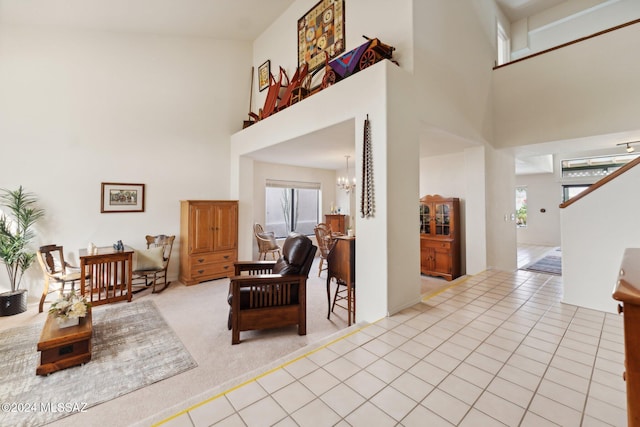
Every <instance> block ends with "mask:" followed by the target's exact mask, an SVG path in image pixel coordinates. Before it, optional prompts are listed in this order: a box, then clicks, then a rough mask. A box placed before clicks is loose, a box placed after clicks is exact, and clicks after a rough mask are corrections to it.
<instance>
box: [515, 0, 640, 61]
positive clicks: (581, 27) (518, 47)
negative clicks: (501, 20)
mask: <svg viewBox="0 0 640 427" xmlns="http://www.w3.org/2000/svg"><path fill="white" fill-rule="evenodd" d="M638 18H640V2H638V1H636V0H568V1H564V2H562V3H560V4H558V5H557V6H555V7H552V8H549V9H546V10H544V11H542V12H540V13H538V14H535V15H532V16H529V17H527V18H523V19H521V20H519V21H516V22H514V24H513V25H512V26H511V38H512V41H513V43H512V55H511V58H512V59H518V58H521V57H523V56H526V55H531V54H533V53H536V52H541V51H543V50H545V49H549V48H552V47H555V46H558V45H560V44H563V43H568V42H571V41H574V40H577V39H579V38H581V37H585V36H589V35H591V34H594V33H597V32H599V31H604V30H607V29H609V28H612V27H615V26H617V25H620V24H622V23H626V22H630V21H632V20H634V19H638Z"/></svg>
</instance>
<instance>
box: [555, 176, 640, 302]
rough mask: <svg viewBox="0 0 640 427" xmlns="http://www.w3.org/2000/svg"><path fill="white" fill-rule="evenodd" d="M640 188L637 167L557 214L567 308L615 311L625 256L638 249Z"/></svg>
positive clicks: (639, 238)
mask: <svg viewBox="0 0 640 427" xmlns="http://www.w3.org/2000/svg"><path fill="white" fill-rule="evenodd" d="M638 182H640V167H638V166H636V167H634V168H632V169H630V170H628V171H627V172H625V173H623V174H622V175H620V176H618V177H617V178H615V179H613V180H612V181H609V182H607V183H605V184H604V185H603V186H602V187H600V188H598V189H596V190H595V191H593V192H592V193H590V194H587V195H586V196H585V197H583V198H582V199H579V200H577V201H576V202H575V203H573V204H571V205H569V206H567V207H565V208H564V209H561V210H560V221H561V229H562V282H563V284H564V296H563V301H564V302H565V303H567V304H574V305H579V306H583V307H588V308H593V309H596V310H604V311H610V312H614V311H615V309H616V305H617V302H616V301H615V300H614V299H613V298H612V297H611V294H612V292H613V288H614V286H615V284H616V280H617V277H618V270H619V268H620V263H621V261H622V256H623V254H624V250H625V249H626V248H637V247H640V227H638V212H640V198H638V197H637V188H638Z"/></svg>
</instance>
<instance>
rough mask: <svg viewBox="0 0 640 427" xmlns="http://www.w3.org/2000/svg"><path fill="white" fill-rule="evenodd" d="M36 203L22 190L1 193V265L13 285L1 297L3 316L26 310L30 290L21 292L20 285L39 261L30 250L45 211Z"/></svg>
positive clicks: (3, 190) (30, 194)
mask: <svg viewBox="0 0 640 427" xmlns="http://www.w3.org/2000/svg"><path fill="white" fill-rule="evenodd" d="M36 203H37V199H36V197H35V195H34V194H32V193H28V192H26V191H24V189H23V188H22V186H20V188H18V189H17V190H15V191H10V190H6V189H2V190H0V261H2V263H3V264H4V265H5V267H6V268H7V274H8V275H9V284H10V285H11V291H9V292H4V293H1V294H0V316H10V315H14V314H18V313H22V312H24V311H26V310H27V290H26V289H20V282H21V280H22V275H23V274H24V272H25V271H26V270H27V269H28V268H29V267H30V266H31V264H33V261H35V259H36V253H35V252H34V251H32V250H31V248H30V247H29V246H30V243H31V240H32V239H33V237H34V233H33V226H34V224H35V223H36V222H37V221H38V220H39V219H40V218H42V217H43V216H44V210H43V209H40V208H38V207H37V206H36Z"/></svg>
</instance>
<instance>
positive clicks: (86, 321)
mask: <svg viewBox="0 0 640 427" xmlns="http://www.w3.org/2000/svg"><path fill="white" fill-rule="evenodd" d="M92 333H93V327H92V322H91V310H89V311H88V312H87V315H86V316H85V317H82V318H80V323H79V324H78V325H77V326H69V327H68V328H62V329H61V328H60V327H58V322H57V321H56V319H55V318H54V317H53V316H52V315H49V316H47V320H46V322H45V323H44V328H43V329H42V334H40V341H38V351H39V352H40V365H39V366H38V367H37V368H36V374H38V375H47V374H50V373H52V372H56V371H59V370H61V369H65V368H69V367H71V366H76V365H81V364H83V363H86V362H88V361H90V360H91V335H92Z"/></svg>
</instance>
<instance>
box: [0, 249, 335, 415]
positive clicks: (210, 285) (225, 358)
mask: <svg viewBox="0 0 640 427" xmlns="http://www.w3.org/2000/svg"><path fill="white" fill-rule="evenodd" d="M316 262H317V261H316ZM317 273H318V270H317V264H314V266H313V267H312V270H311V273H310V277H309V281H308V284H307V335H305V336H300V335H298V334H297V327H296V326H291V327H286V328H279V329H271V330H266V331H255V332H242V333H241V334H240V339H241V340H242V342H241V343H240V344H238V345H233V346H232V345H231V331H229V330H228V329H227V315H228V304H227V302H226V298H227V293H228V288H229V281H228V279H220V280H214V281H210V282H204V283H200V284H197V285H193V286H185V285H183V284H181V283H180V282H174V283H172V284H171V285H170V286H169V288H167V289H166V290H165V291H164V292H162V293H160V294H151V292H150V291H144V292H141V293H139V294H136V295H134V297H133V301H132V302H131V303H126V302H121V303H117V304H115V305H114V306H116V305H118V306H120V305H124V306H126V305H135V304H139V303H141V302H144V301H153V302H154V303H155V305H156V306H157V307H158V310H159V311H160V312H161V313H162V316H163V317H164V318H165V319H166V321H167V323H168V324H169V326H170V327H171V328H172V329H173V330H174V331H175V332H176V334H177V336H178V338H179V339H180V340H181V341H182V342H183V343H184V345H185V347H186V348H187V350H188V351H189V353H190V354H191V356H192V357H193V358H194V359H195V361H196V363H197V364H198V366H197V367H196V368H194V369H191V370H188V371H186V372H183V373H181V374H179V375H175V376H173V377H171V378H167V379H165V380H163V381H159V382H157V383H154V384H151V385H149V386H147V387H144V388H141V389H139V390H136V391H134V392H132V393H129V394H127V395H124V396H121V397H119V398H116V399H113V400H111V401H108V402H104V403H102V404H100V405H97V406H95V407H92V408H90V409H89V411H88V412H87V413H80V414H74V415H73V416H70V417H66V418H63V419H61V420H58V421H56V422H55V423H53V425H55V426H78V425H82V426H104V425H105V420H108V421H109V422H108V425H118V426H130V425H132V424H135V423H136V422H139V421H140V420H144V419H148V418H150V417H155V416H157V415H158V414H160V413H165V412H166V411H167V409H168V408H173V407H176V408H181V409H184V403H185V402H186V401H203V400H205V399H206V398H207V397H210V396H209V392H210V391H211V390H213V389H216V388H218V387H220V386H226V384H228V383H232V382H234V381H236V380H237V379H238V378H239V377H246V376H251V375H254V376H255V374H254V372H256V371H259V370H261V369H263V368H264V367H265V366H269V365H271V364H273V363H274V362H277V361H279V360H280V359H282V358H283V357H285V356H287V355H289V354H292V353H295V352H304V351H306V349H307V348H310V347H313V346H314V345H317V343H318V342H321V341H323V340H326V339H331V338H330V337H333V336H335V335H339V334H343V333H345V332H346V331H347V329H346V328H347V324H346V312H345V310H342V309H336V313H335V314H332V315H331V320H327V296H326V284H325V283H326V282H325V277H326V275H325V273H324V272H323V273H322V277H321V278H318V277H317ZM102 307H104V306H100V307H96V310H97V309H100V308H102ZM36 311H37V308H36ZM194 399H195V400H194ZM198 399H200V400H198ZM176 412H178V409H176ZM172 414H173V413H172ZM0 424H2V423H1V422H0ZM146 425H149V424H146Z"/></svg>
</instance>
